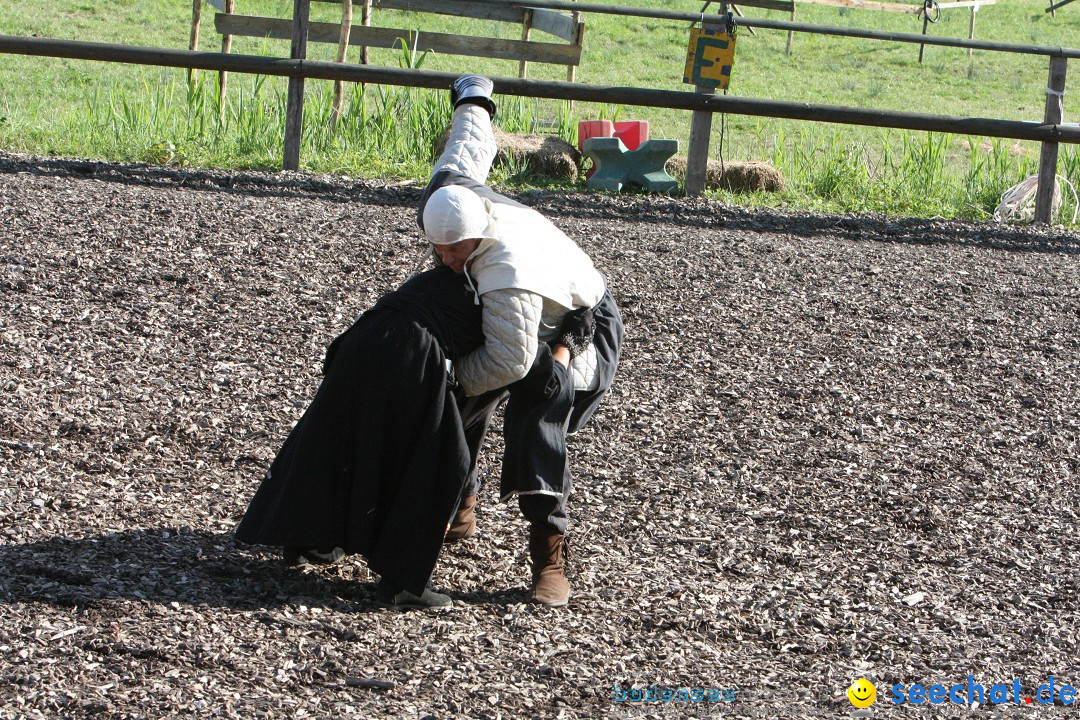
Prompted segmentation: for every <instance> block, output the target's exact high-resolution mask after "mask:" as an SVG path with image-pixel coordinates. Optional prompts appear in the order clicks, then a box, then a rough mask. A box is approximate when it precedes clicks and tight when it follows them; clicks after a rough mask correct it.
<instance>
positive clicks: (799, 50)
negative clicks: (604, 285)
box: [0, 0, 1080, 220]
mask: <svg viewBox="0 0 1080 720" xmlns="http://www.w3.org/2000/svg"><path fill="white" fill-rule="evenodd" d="M612 4H615V3H612ZM619 4H624V3H619ZM238 6H239V7H238V11H239V12H243V13H245V14H258V15H268V16H276V17H288V16H289V14H290V12H291V7H292V3H291V2H288V1H285V0H242V1H241V2H240V3H238ZM650 6H654V7H666V8H672V9H678V10H686V11H696V10H699V9H700V8H701V6H700V5H699V4H696V3H689V2H688V1H687V0H683V1H682V2H679V1H678V0H661V1H660V2H655V3H650ZM205 7H206V10H205V11H204V14H203V24H202V37H203V42H202V47H203V48H215V47H217V44H218V43H219V37H218V36H217V34H216V33H215V32H214V30H213V23H212V19H211V18H212V15H213V12H212V10H211V9H210V8H209V6H205ZM1043 8H1044V5H1043V4H1042V3H1041V2H1038V1H1036V0H1031V1H1028V0H1005V1H1004V2H1000V3H999V4H997V5H993V6H989V7H984V8H983V9H982V10H981V11H980V12H979V13H978V15H977V25H976V37H977V38H979V39H985V40H997V41H1003V42H1015V43H1033V44H1039V45H1047V46H1070V45H1076V44H1078V41H1077V38H1080V11H1074V10H1073V9H1072V8H1071V7H1066V8H1063V9H1062V10H1061V11H1060V12H1058V13H1057V16H1056V17H1051V16H1050V15H1048V14H1046V13H1044V12H1043ZM744 11H745V12H746V13H747V14H748V15H750V16H753V17H764V18H775V19H787V17H788V16H787V14H786V13H782V12H779V11H764V10H756V9H754V8H749V7H748V8H745V9H744ZM312 13H313V19H314V20H321V21H326V22H333V21H334V20H335V19H336V18H337V16H338V13H339V10H338V8H337V7H336V6H334V5H330V4H326V3H313V8H312ZM190 18H191V5H190V3H188V2H177V1H175V0H174V1H173V2H166V3H157V2H149V1H148V0H134V1H132V2H126V3H119V2H104V3H90V2H77V1H75V0H57V1H56V2H44V0H19V2H17V3H15V4H14V5H13V6H11V7H10V8H9V10H8V12H6V13H5V14H4V15H3V17H0V33H4V34H12V35H38V36H48V37H59V38H73V39H82V40H96V41H104V42H120V43H128V44H137V45H153V46H162V47H170V48H186V47H187V43H188V33H189V29H190ZM797 19H798V20H799V21H800V22H806V23H814V24H821V25H841V26H853V27H863V28H872V29H880V30H893V31H900V32H918V31H919V30H920V29H921V21H920V20H918V19H917V18H916V17H915V16H912V15H900V14H893V13H882V12H874V11H866V10H847V9H837V8H828V7H823V6H816V5H810V4H804V5H800V6H799V8H798V18H797ZM969 19H970V15H969V12H968V10H967V9H957V10H950V11H945V12H942V13H941V17H940V21H939V22H937V23H936V24H934V25H932V26H931V33H933V34H935V35H945V36H950V37H965V36H966V35H967V32H968V23H969ZM375 23H376V24H381V25H388V26H396V27H404V28H420V29H422V30H427V31H448V30H451V31H457V32H474V33H476V34H479V35H488V36H501V37H517V36H518V33H519V32H520V28H518V27H517V26H507V25H500V24H498V23H491V22H482V21H461V20H451V19H444V18H439V17H432V16H429V15H424V16H417V15H409V14H406V13H399V12H393V11H376V13H375ZM586 24H587V30H586V37H585V50H584V56H583V60H582V65H581V67H580V68H579V72H578V79H579V80H581V81H583V82H590V83H599V84H609V85H627V86H638V87H648V88H660V89H670V90H683V89H687V87H688V86H686V85H684V84H683V83H682V82H681V74H682V63H683V59H684V56H685V47H686V36H687V24H686V23H677V22H671V21H662V20H643V19H634V18H620V17H616V16H611V15H600V14H591V15H587V16H586ZM786 43H787V34H786V33H784V32H778V31H765V30H762V31H758V32H757V34H756V35H751V34H750V33H749V32H748V31H747V30H746V29H744V30H743V31H742V32H741V33H740V35H739V40H738V52H737V54H736V61H735V66H734V71H733V79H732V86H731V88H730V90H729V93H730V94H734V95H739V96H744V97H759V98H768V99H776V100H787V101H797V102H818V103H830V104H838V105H848V106H855V107H867V108H878V109H888V110H917V111H920V112H931V113H942V114H948V115H955V116H973V117H998V118H1004V119H1014V120H1038V119H1041V117H1042V113H1043V106H1044V103H1045V95H1044V88H1045V85H1046V76H1047V67H1048V63H1047V60H1046V58H1044V57H1040V56H1029V55H1013V54H1004V53H994V52H984V51H975V52H974V53H973V54H972V55H971V56H970V57H969V55H968V53H967V51H965V50H959V49H952V48H940V47H927V49H926V53H925V60H924V62H923V63H922V64H919V63H918V62H917V56H918V46H915V45H909V44H900V43H884V42H880V41H870V40H858V39H852V38H839V37H831V36H826V35H811V34H799V35H796V37H795V39H794V46H793V51H792V53H791V55H790V56H787V55H785V46H786ZM234 52H239V53H252V54H268V55H284V54H287V52H288V45H287V43H286V42H284V41H265V40H253V39H245V38H237V39H236V41H235V43H234ZM333 52H334V48H333V47H332V46H330V45H325V44H323V45H314V44H313V45H312V46H311V50H310V56H311V57H315V58H319V59H331V55H332V53H333ZM358 52H359V51H358V50H354V51H353V55H352V56H351V59H352V60H353V61H355V60H356V58H357V55H358ZM373 58H374V60H373V61H374V62H376V63H379V64H385V65H391V66H398V65H401V64H405V63H409V64H416V63H418V62H419V63H420V65H421V67H423V68H424V69H437V70H446V71H452V72H464V71H478V72H483V73H488V74H493V75H508V76H514V75H516V72H517V66H516V63H511V62H506V61H487V62H484V61H477V60H476V59H471V58H462V57H456V56H433V55H431V56H425V57H422V58H412V59H407V60H406V59H405V58H403V57H402V54H401V53H400V52H393V51H373ZM563 76H564V70H563V69H562V68H560V67H552V66H541V65H535V64H533V65H531V66H530V77H536V78H542V79H562V78H563ZM214 77H215V76H214V75H213V74H203V75H202V78H203V81H204V85H203V86H202V88H201V89H200V90H199V91H197V92H194V93H191V92H189V90H188V88H187V85H186V82H185V73H184V72H183V71H180V70H172V69H159V68H147V67H135V66H126V65H118V64H109V63H87V62H82V61H66V60H52V59H44V58H26V57H16V56H0V147H3V148H6V149H11V150H18V151H26V152H34V153H40V154H56V155H74V156H96V157H104V158H107V159H114V160H142V161H150V162H165V163H173V164H191V165H204V166H212V167H256V168H274V167H276V166H277V165H278V164H279V163H280V154H281V148H280V142H281V141H280V138H281V132H282V128H281V125H282V122H281V105H282V99H281V98H282V92H283V87H284V83H283V82H282V81H281V80H279V79H273V78H272V79H267V78H253V77H245V78H237V77H234V79H233V80H232V82H231V84H230V88H231V89H230V93H229V98H228V104H229V106H228V109H227V113H226V122H225V124H224V125H219V124H218V122H217V120H216V118H217V109H216V107H214V106H215V105H216V90H215V88H214V87H213V84H214ZM309 88H310V90H309V92H310V94H309V98H310V102H311V109H310V111H309V118H314V122H309V124H308V129H309V131H310V132H309V133H308V135H309V137H307V138H306V139H305V149H304V155H303V163H304V165H305V167H306V168H309V169H312V170H318V171H333V172H343V173H348V174H353V175H366V176H372V175H381V176H387V175H390V176H399V177H422V176H423V174H424V173H425V172H426V170H427V167H428V166H429V163H430V152H431V150H430V147H431V139H430V138H429V137H427V133H428V132H429V130H430V129H432V128H435V127H436V126H438V125H440V124H441V122H442V120H443V118H442V117H441V116H440V115H438V114H437V113H438V112H439V110H438V109H437V108H436V106H437V105H438V102H439V101H438V100H437V99H433V98H431V97H429V95H430V94H428V93H418V92H410V93H407V94H405V96H404V97H401V95H402V94H401V93H399V92H398V91H396V90H394V89H389V88H383V89H379V88H370V87H369V88H368V90H367V94H366V95H367V96H366V97H361V96H359V95H357V94H354V95H353V96H352V98H351V100H352V104H351V108H352V110H353V112H352V113H350V122H347V123H345V124H344V127H343V129H342V131H341V132H340V133H333V134H332V133H328V132H326V131H325V129H324V128H323V127H322V124H321V123H320V122H319V119H320V117H325V116H326V114H327V110H328V99H329V83H311V84H310V85H309ZM413 103H419V104H420V106H421V107H420V111H417V112H414V111H413V110H410V109H406V108H411V107H412V104H413ZM559 109H560V108H559V105H558V104H557V103H554V102H548V101H544V102H535V103H517V104H515V105H513V106H512V109H511V112H509V113H508V114H504V115H503V117H501V118H500V120H501V121H503V122H504V123H505V122H509V124H510V125H511V127H510V128H508V129H517V128H516V127H513V126H519V127H520V126H527V125H528V124H530V121H531V119H532V118H551V117H557V116H558V114H559ZM1069 110H1070V108H1069V95H1068V94H1067V95H1066V106H1065V118H1066V120H1067V121H1068V120H1069V119H1070V113H1069ZM430 113H436V115H435V116H434V117H431V116H430V115H429V114H430ZM403 114H404V116H406V117H408V118H414V119H416V120H415V121H416V123H417V124H415V125H414V124H410V123H412V122H413V120H408V121H407V122H405V123H403V122H402V116H403ZM596 117H617V118H623V119H629V118H634V119H638V118H640V119H646V120H648V121H649V122H650V124H651V133H652V136H653V137H667V138H677V139H679V140H680V141H681V142H682V143H683V147H685V142H686V140H687V137H688V134H689V113H687V112H685V111H669V110H660V109H652V108H630V107H597V106H595V105H590V104H588V103H578V104H576V105H575V106H574V109H573V115H572V117H568V118H566V117H564V118H563V119H564V123H563V127H564V132H565V133H567V134H569V133H570V132H571V131H572V128H573V127H574V126H575V125H576V121H577V120H579V119H587V118H596ZM719 120H720V122H715V123H714V137H713V141H712V143H711V147H712V153H713V156H714V157H719V156H720V155H721V154H722V156H723V158H724V159H725V160H765V161H769V162H773V163H774V164H776V165H777V166H778V167H780V168H781V170H782V171H783V172H784V174H785V176H786V177H787V179H788V183H789V187H788V189H787V190H786V191H785V192H784V193H782V194H780V195H774V196H759V197H743V198H737V200H738V201H740V202H744V203H764V204H785V205H791V206H796V207H807V208H813V209H826V210H842V211H858V210H877V211H884V212H890V213H895V214H911V215H945V216H955V217H976V218H977V217H986V216H987V215H988V213H989V211H990V210H992V209H993V207H994V205H996V202H997V197H998V196H999V195H1000V193H1001V192H1002V191H1003V190H1004V189H1006V188H1007V187H1009V186H1010V185H1012V184H1014V183H1016V182H1018V181H1019V180H1020V179H1022V178H1023V177H1025V176H1026V175H1028V174H1030V173H1031V172H1033V170H1034V166H1035V163H1036V162H1037V154H1038V146H1037V145H1036V144H1034V143H1024V142H1013V141H991V140H988V139H983V138H965V137H959V136H927V135H926V134H925V133H923V134H914V133H906V132H900V131H889V132H886V131H881V130H876V129H870V128H861V127H856V126H831V125H823V124H815V123H807V122H797V121H786V120H773V119H768V118H753V117H743V116H735V115H728V116H723V117H722V118H719ZM428 126H430V128H429V127H428ZM434 131H435V132H437V129H436V130H434ZM1062 150H1063V152H1062V158H1061V164H1060V167H1059V172H1061V173H1062V174H1063V175H1066V176H1067V177H1069V178H1070V179H1071V180H1072V182H1073V183H1080V158H1078V155H1077V152H1076V149H1075V148H1073V147H1069V146H1064V147H1063V149H1062ZM1066 195H1068V193H1066ZM1064 210H1065V215H1066V216H1067V217H1066V220H1067V219H1068V217H1071V213H1072V210H1073V207H1072V205H1071V201H1068V200H1067V201H1066V203H1065V208H1064Z"/></svg>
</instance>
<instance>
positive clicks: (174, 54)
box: [0, 35, 1080, 143]
mask: <svg viewBox="0 0 1080 720" xmlns="http://www.w3.org/2000/svg"><path fill="white" fill-rule="evenodd" d="M0 52H4V53H13V54H20V55H36V56H45V57H57V58H67V59H73V60H99V61H105V62H121V63H130V64H135V65H158V66H164V67H178V68H195V69H198V70H225V71H228V72H241V73H250V74H257V75H279V76H284V77H297V78H299V77H302V78H310V79H316V80H342V81H345V82H357V83H375V84H382V85H401V86H408V87H425V88H434V89H439V90H442V89H446V88H449V87H450V83H451V82H452V81H453V80H455V79H456V78H457V77H458V74H457V73H445V72H434V71H428V70H410V69H398V68H382V67H373V66H370V65H348V64H342V63H336V62H323V61H316V60H290V59H287V58H271V57H261V56H256V55H225V54H223V53H213V52H198V51H192V50H172V49H168V48H153V47H138V46H130V45H115V44H108V43H92V42H83V41H78V40H56V39H50V38H27V37H14V36H10V35H0ZM494 80H495V91H496V92H498V93H502V94H505V95H523V96H527V97H542V98H553V99H556V100H575V101H581V102H594V103H604V104H611V105H640V106H647V107H662V108H672V109H676V110H699V111H705V112H720V113H731V114H734V115H754V116H763V117H778V118H788V119H791V120H810V121H815V122H833V123H843V124H848V125H869V126H873V127H884V128H895V129H898V130H924V131H930V132H942V133H952V134H959V135H984V136H988V137H1004V138H1012V139H1016V140H1036V141H1041V142H1058V143H1061V142H1064V143H1080V125H1075V124H1047V123H1040V122H1032V121H1025V120H998V119H993V118H971V117H952V116H948V115H931V114H924V113H912V112H900V111H894V110H868V109H864V108H853V107H845V106H840V105H820V104H814V103H793V102H785V101H779V100H761V99H756V98H741V97H734V96H728V95H704V94H701V93H695V92H680V91H676V90H650V89H644V88H634V87H612V86H605V85H590V84H585V83H566V82H555V81H542V80H521V79H515V78H495V79H494Z"/></svg>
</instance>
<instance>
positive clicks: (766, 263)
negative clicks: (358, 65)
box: [0, 154, 1080, 720]
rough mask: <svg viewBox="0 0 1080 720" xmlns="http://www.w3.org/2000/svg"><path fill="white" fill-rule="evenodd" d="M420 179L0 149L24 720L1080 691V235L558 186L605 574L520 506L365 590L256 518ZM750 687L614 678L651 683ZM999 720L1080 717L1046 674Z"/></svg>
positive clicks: (802, 705)
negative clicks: (536, 573) (392, 597)
mask: <svg viewBox="0 0 1080 720" xmlns="http://www.w3.org/2000/svg"><path fill="white" fill-rule="evenodd" d="M419 194H420V189H418V188H416V187H409V186H401V185H397V186H395V185H393V184H379V183H369V182H357V181H353V180H349V179H348V178H341V177H329V176H327V177H321V176H320V177H316V176H308V175H294V174H259V173H230V172H195V171H190V172H189V171H183V170H174V169H161V168H151V167H142V166H117V165H108V164H104V163H97V162H89V161H65V160H56V159H40V158H31V157H24V156H15V155H10V154H0V303H2V306H0V389H2V393H0V718H5V719H8V718H11V719H14V718H55V717H90V716H96V717H109V718H165V717H223V718H286V717H287V718H302V717H312V718H314V717H325V718H342V717H358V718H384V717H385V718H457V717H462V718H464V717H468V718H487V719H491V720H494V719H496V718H534V717H535V718H613V719H614V718H638V717H773V718H779V717H783V718H817V717H846V716H847V715H848V714H849V713H850V711H851V710H852V709H853V708H852V706H851V704H850V703H849V702H848V700H847V699H846V697H845V690H846V688H847V687H848V686H849V685H850V684H851V683H852V682H853V681H854V680H855V679H857V678H859V677H865V678H867V679H869V680H870V681H871V682H873V683H875V684H876V685H877V687H878V693H879V695H878V698H879V699H878V702H877V703H876V704H875V705H874V706H873V707H872V709H873V710H874V711H875V712H876V714H877V715H878V716H883V717H901V716H904V717H909V716H915V714H916V713H915V712H914V711H915V710H916V708H912V707H911V706H908V707H907V708H906V709H904V710H905V711H902V709H899V708H896V707H895V706H894V705H893V704H892V703H891V702H890V700H889V698H890V691H889V687H890V686H892V685H894V684H903V685H911V684H915V683H919V684H923V685H931V684H933V683H941V684H945V685H951V684H953V683H962V682H965V681H966V679H967V676H968V675H969V674H971V675H973V676H975V677H976V679H977V680H978V681H979V682H981V683H982V684H984V685H987V686H989V685H990V684H992V683H995V682H1010V683H1011V681H1012V679H1013V678H1018V679H1019V680H1020V681H1021V683H1022V687H1023V692H1024V693H1025V694H1029V693H1035V692H1036V689H1037V687H1038V685H1039V684H1042V683H1044V682H1047V681H1048V679H1049V676H1050V675H1053V676H1054V677H1055V678H1056V681H1057V683H1058V685H1059V686H1060V685H1062V684H1066V683H1067V684H1072V685H1077V684H1080V648H1078V646H1077V628H1078V619H1080V590H1078V573H1077V558H1078V557H1080V534H1078V531H1077V514H1078V495H1077V475H1078V473H1080V443H1078V435H1080V238H1078V237H1077V236H1076V235H1075V234H1070V233H1067V232H1064V231H1060V230H1055V229H1045V230H1032V229H1017V228H1012V227H1007V226H1001V225H994V224H986V223H956V222H943V221H935V220H893V219H887V218H882V217H875V216H865V217H834V216H823V215H812V214H803V213H795V212H779V211H769V210H743V209H738V208H733V207H729V206H725V205H720V204H717V203H714V202H710V201H707V200H700V199H698V200H682V199H672V198H666V197H649V196H644V195H628V196H606V195H595V194H576V193H557V192H543V193H535V194H527V195H525V196H523V197H522V198H521V199H522V201H523V202H526V203H528V204H530V205H533V206H535V207H537V208H538V209H540V210H541V211H543V212H544V213H545V214H547V215H548V216H549V217H551V218H552V219H553V220H554V221H555V222H556V223H557V224H559V225H560V226H561V227H563V228H564V229H565V230H566V231H567V232H568V233H569V234H570V235H571V236H572V237H574V238H575V239H577V240H578V241H579V242H580V243H581V244H582V246H583V247H584V248H585V249H586V250H587V251H588V252H589V253H590V254H591V255H592V256H593V257H594V258H595V259H596V262H597V264H598V265H599V266H600V268H602V270H603V271H604V272H605V273H606V274H607V276H608V278H609V279H610V285H611V287H612V289H613V291H614V295H615V297H616V300H617V302H618V303H619V305H620V306H621V307H622V311H623V313H624V315H625V320H626V326H627V333H628V334H627V339H626V345H625V357H624V360H623V363H622V367H621V370H620V373H619V376H618V379H617V384H616V386H615V388H614V390H613V391H612V393H611V395H610V397H609V398H608V400H607V402H606V404H605V405H604V407H603V409H602V410H601V412H600V413H599V414H598V415H597V416H596V417H595V419H594V421H593V423H592V425H591V426H590V427H589V428H587V429H586V430H584V431H582V432H581V433H580V434H578V435H577V436H575V437H574V438H573V439H572V454H573V468H574V471H575V486H576V493H575V495H574V497H573V500H572V506H571V509H572V513H573V528H572V543H573V545H572V548H573V556H572V562H571V564H572V573H571V583H572V587H573V598H572V601H571V604H570V606H569V607H567V608H564V609H561V610H555V611H553V610H549V609H545V608H541V607H535V606H531V605H528V604H527V603H525V586H526V583H527V581H528V569H527V567H526V542H525V538H526V534H525V526H524V523H523V521H522V520H521V518H520V515H519V513H518V511H517V509H516V507H513V506H504V505H500V504H499V503H498V501H497V498H496V487H495V486H496V482H495V481H494V480H493V478H495V477H497V469H498V462H499V449H500V442H499V440H498V436H497V433H496V434H495V435H493V436H492V438H491V440H490V441H489V443H488V446H487V448H486V450H485V453H484V455H483V458H482V460H481V465H482V472H483V474H484V476H485V477H487V478H488V479H489V482H488V484H487V486H486V489H485V491H484V494H483V496H482V498H481V503H480V506H479V526H480V534H479V536H478V537H477V538H475V539H474V540H472V541H468V542H464V543H460V544H458V545H456V546H454V547H452V548H449V549H447V551H446V552H445V553H444V555H443V557H442V558H441V561H440V564H439V567H438V569H437V571H436V574H435V577H434V583H435V585H436V586H437V587H438V588H441V589H444V590H446V591H448V592H449V593H450V594H451V595H452V596H453V598H454V600H455V603H456V606H455V608H454V609H453V610H452V611H451V612H448V613H424V612H391V611H385V610H380V609H378V608H377V607H376V606H375V604H374V602H373V588H374V586H373V578H372V576H371V575H370V573H369V572H368V571H367V569H366V568H365V566H364V564H363V562H362V561H360V560H358V559H355V558H350V559H349V561H348V562H347V563H345V564H344V565H342V566H340V567H336V568H329V569H320V570H316V571H311V572H295V571H286V570H285V569H284V568H282V567H281V565H280V560H279V557H278V554H277V552H276V551H275V549H272V548H262V547H254V548H252V547H243V546H237V545H236V544H235V543H234V540H233V536H232V530H233V528H234V526H235V524H236V522H237V520H238V518H239V517H240V516H241V514H242V513H243V511H244V509H245V507H246V503H247V501H248V499H249V498H250V497H251V495H252V493H253V491H254V489H255V487H256V485H257V483H258V482H259V479H260V477H261V475H262V473H263V472H264V470H265V468H266V466H267V464H268V462H269V461H270V459H271V458H272V457H273V456H274V454H275V452H276V451H277V449H278V447H279V445H280V443H281V442H282V441H283V440H284V438H285V435H286V433H287V432H288V430H289V429H290V427H291V426H292V424H293V423H294V422H295V421H296V420H297V418H299V416H300V414H301V413H302V412H303V409H304V408H305V407H306V405H307V403H308V402H309V401H310V399H311V397H312V394H313V392H314V389H315V388H316V386H317V384H318V382H319V368H320V363H321V360H322V352H323V348H324V346H325V345H326V344H327V343H328V342H329V341H330V340H331V339H332V338H333V337H334V336H335V335H336V334H337V333H339V332H340V331H341V330H343V329H344V328H346V327H347V326H348V325H349V324H350V323H351V322H352V320H353V319H354V318H355V317H356V316H357V315H358V314H359V313H361V312H362V311H363V310H364V309H365V308H366V307H368V306H369V305H371V304H372V302H373V301H374V300H375V299H376V298H377V297H378V296H379V295H380V294H381V293H383V292H384V291H386V290H388V289H390V288H393V287H395V286H397V285H398V284H400V283H401V282H402V281H403V280H404V279H405V278H406V277H407V276H408V275H409V274H410V272H411V271H412V270H413V268H414V267H415V266H416V265H417V264H418V263H419V262H420V261H421V258H422V257H423V255H424V253H425V251H426V247H425V245H424V243H423V241H422V238H421V236H420V234H419V232H418V230H417V227H416V223H415V217H414V215H415V209H414V208H415V204H416V202H417V200H418V198H419ZM654 683H655V684H658V685H662V686H667V687H672V688H680V687H685V688H692V687H704V688H717V689H729V688H730V689H732V690H734V701H733V702H728V703H724V702H720V703H711V704H710V703H705V702H697V703H694V702H687V701H684V702H672V703H666V704H662V703H645V702H642V703H626V702H615V701H614V700H613V694H614V691H615V688H616V685H618V687H619V688H621V689H624V690H626V689H635V688H636V689H647V688H648V687H649V686H650V685H651V684H654ZM1008 709H1009V710H1010V711H1015V712H1008V713H1002V712H1000V711H1001V710H1002V708H998V711H999V712H995V713H991V710H993V708H992V707H990V706H988V705H986V704H984V705H982V706H981V707H979V708H975V710H974V711H971V710H968V709H965V708H960V707H959V706H956V705H950V704H948V703H946V704H944V705H935V706H928V705H923V706H922V709H921V711H920V712H918V713H917V714H918V716H920V717H921V716H924V715H929V716H934V717H960V716H963V717H967V716H968V714H969V713H973V714H972V716H973V717H989V716H991V715H993V716H994V717H997V716H998V715H999V714H1003V715H1008V716H1013V717H1025V718H1032V717H1075V714H1076V712H1077V710H1076V709H1075V708H1065V707H1062V706H1060V705H1059V706H1056V707H1055V706H1041V705H1039V704H1038V703H1034V704H1032V705H1026V706H1023V707H1015V706H1013V707H1011V708H1008Z"/></svg>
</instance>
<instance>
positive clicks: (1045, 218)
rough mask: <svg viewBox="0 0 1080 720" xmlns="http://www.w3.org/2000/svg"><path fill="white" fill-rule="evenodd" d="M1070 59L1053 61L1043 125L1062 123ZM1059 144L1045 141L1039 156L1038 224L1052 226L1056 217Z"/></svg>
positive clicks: (1036, 198)
mask: <svg viewBox="0 0 1080 720" xmlns="http://www.w3.org/2000/svg"><path fill="white" fill-rule="evenodd" d="M1067 63H1068V60H1066V59H1065V58H1064V57H1060V56H1054V57H1051V58H1050V79H1049V80H1048V82H1047V84H1046V114H1045V115H1044V116H1043V124H1045V125H1057V124H1059V123H1060V122H1061V116H1062V105H1063V103H1062V100H1063V98H1064V95H1065V71H1066V69H1067V67H1068V65H1067ZM1057 161H1058V144H1057V143H1056V142H1044V143H1043V144H1042V152H1041V153H1040V155H1039V186H1038V189H1037V190H1036V191H1035V222H1036V223H1040V224H1049V223H1050V222H1052V221H1053V215H1054V207H1053V206H1054V186H1055V185H1056V184H1057Z"/></svg>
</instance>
